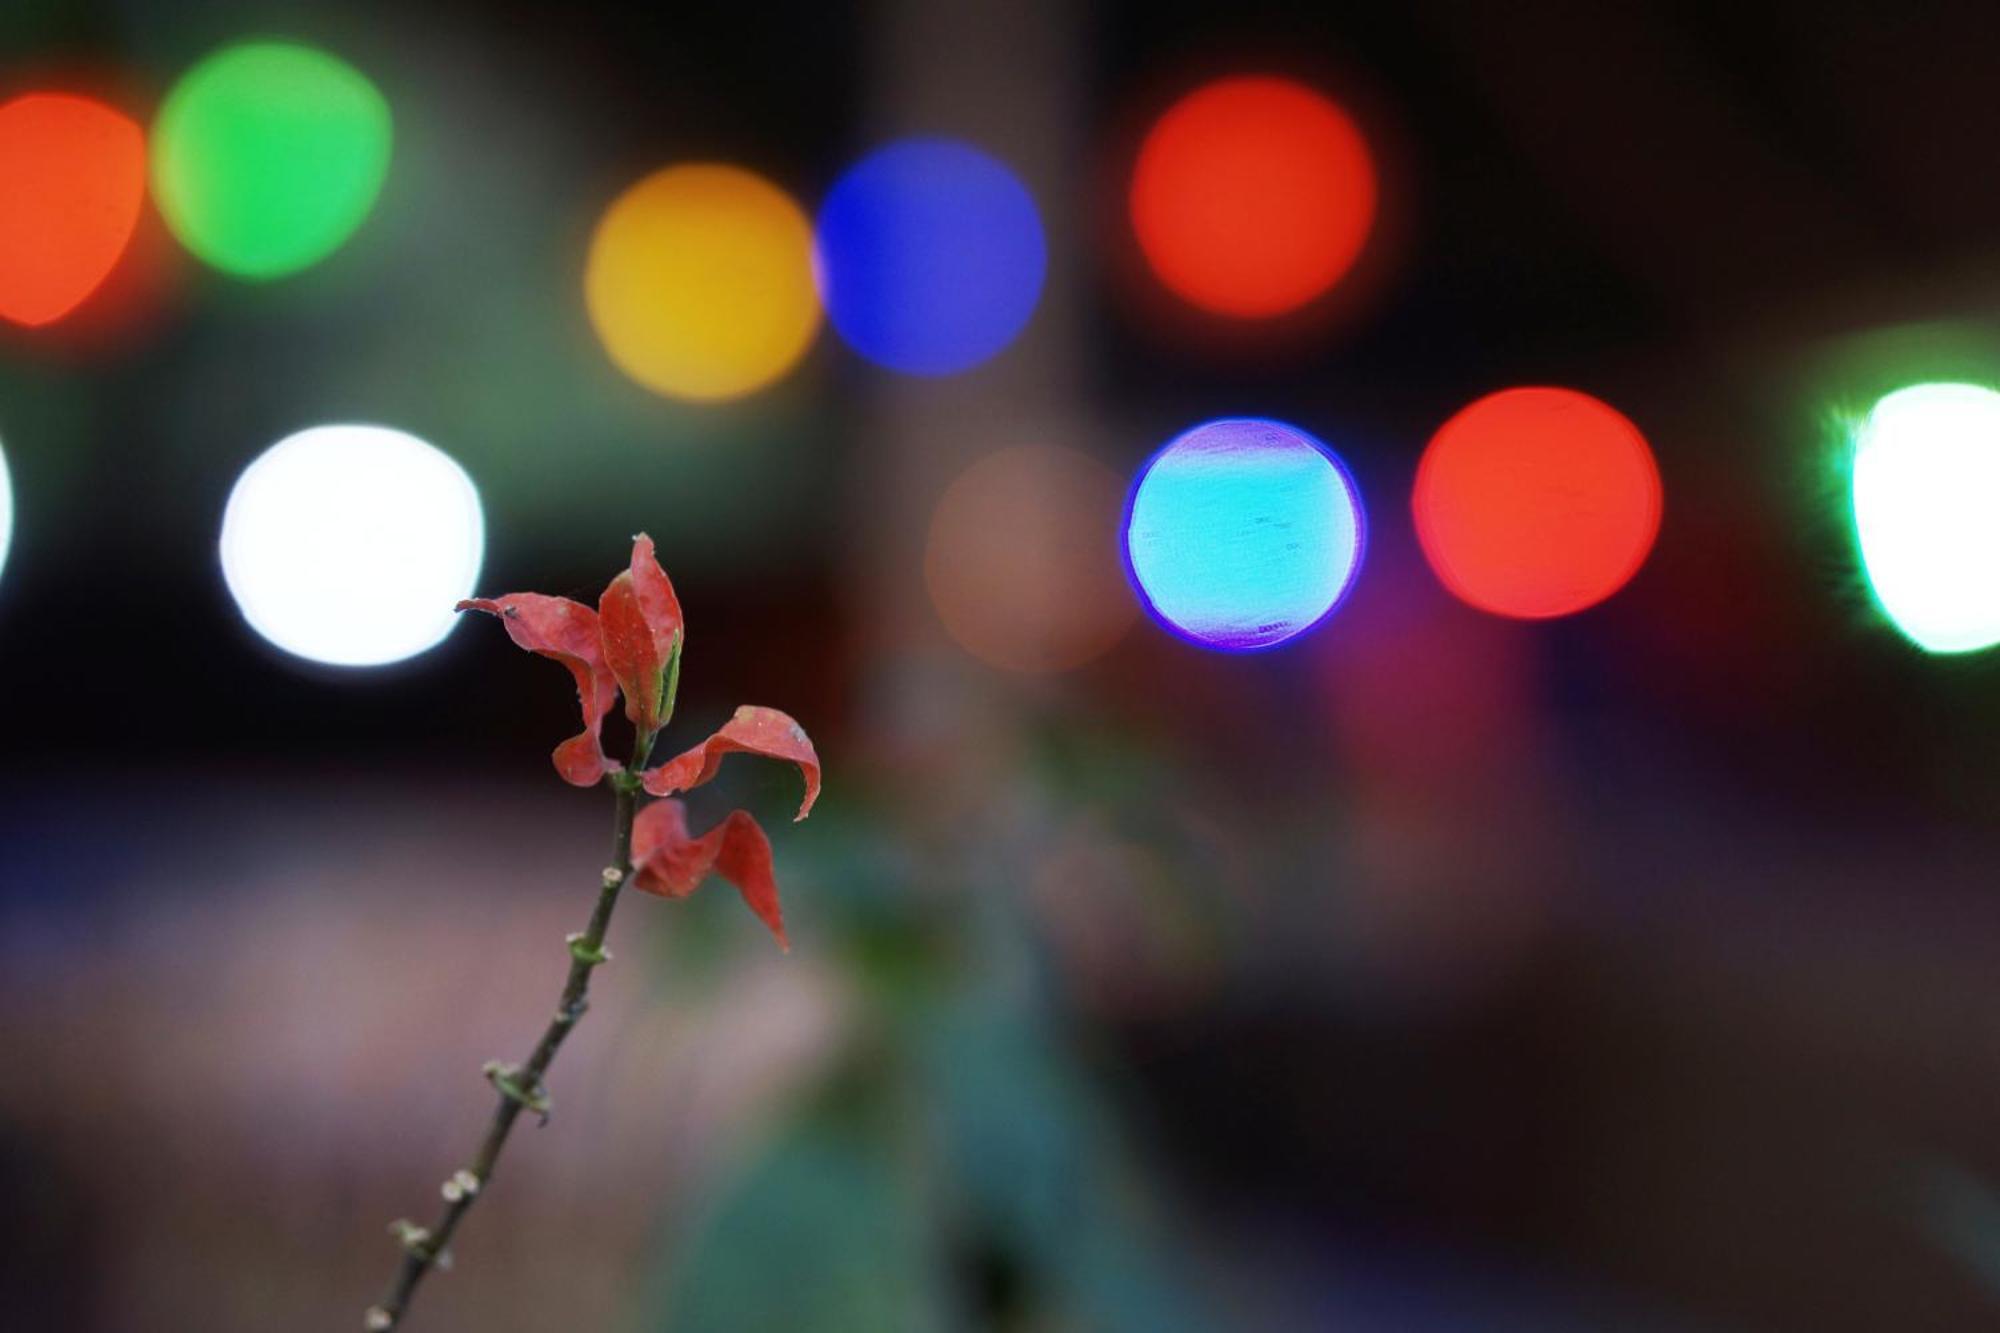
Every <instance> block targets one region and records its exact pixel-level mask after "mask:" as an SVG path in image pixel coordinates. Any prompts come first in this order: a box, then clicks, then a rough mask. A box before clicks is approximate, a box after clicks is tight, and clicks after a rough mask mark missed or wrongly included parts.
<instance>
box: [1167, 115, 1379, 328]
mask: <svg viewBox="0 0 2000 1333" xmlns="http://www.w3.org/2000/svg"><path fill="white" fill-rule="evenodd" d="M1378 193H1379V187H1378V185H1377V180H1376V170H1375V163H1374V160H1373V158H1372V157H1371V156H1370V154H1369V151H1368V143H1367V141H1366V140H1365V139H1364V138H1363V137H1362V135H1361V131H1360V130H1359V129H1358V128H1357V127H1356V126H1355V123H1354V121H1353V120H1352V118H1350V117H1349V116H1348V114H1347V113H1346V112H1345V111H1343V110H1341V109H1340V107H1338V106H1336V105H1334V103H1333V102H1331V101H1329V100H1328V99H1327V98H1326V97H1324V96H1322V95H1321V94H1320V93H1318V92H1315V91H1314V90H1313V89H1311V88H1308V87H1306V86H1305V85H1303V84H1300V83H1296V82H1294V81H1292V80H1290V79H1281V78H1272V77H1265V76H1241V77H1234V78H1227V79H1220V80H1217V81H1216V82H1214V83H1210V84H1207V85H1205V86H1203V87H1201V88H1199V89H1196V90H1195V91H1194V92H1192V93H1190V94H1188V95H1187V96H1186V97H1184V98H1182V99H1181V100H1180V101H1179V102H1177V103H1175V104H1174V105H1173V106H1172V107H1171V108H1170V109H1169V110H1168V111H1167V113H1166V114H1165V115H1164V116H1162V117H1160V119H1159V121H1158V122H1157V123H1156V124H1155V125H1154V126H1153V128H1152V129H1151V131H1149V132H1148V133H1147V135H1146V138H1145V141H1144V142H1143V143H1142V144H1141V145H1140V148H1139V158H1138V163H1137V165H1136V167H1135V168H1134V171H1133V174H1132V190H1131V197H1130V201H1129V202H1130V207H1131V213H1132V228H1133V231H1134V232H1135V233H1136V235H1137V237H1138V241H1139V249H1140V251H1141V253H1143V254H1144V255H1145V258H1146V262H1147V263H1148V264H1149V265H1150V266H1151V267H1152V269H1153V271H1154V273H1155V274H1157V275H1158V276H1159V279H1160V281H1161V282H1162V283H1164V284H1165V285H1166V286H1167V287H1168V289H1170V290H1171V291H1173V292H1174V293H1176V294H1177V295H1179V296H1180V297H1181V298H1182V299H1184V300H1186V301H1188V302H1190V303H1192V304H1193V305H1196V306H1198V307H1200V308H1201V309H1203V310H1207V311H1210V312H1212V313H1214V314H1219V315H1227V316H1233V317H1237V318H1245V319H1255V318H1265V317H1269V316H1273V315H1282V314H1284V313H1286V312H1287V311H1291V310H1296V309H1298V308H1299V307H1301V306H1303V305H1305V304H1307V303H1308V302H1310V301H1312V300H1313V299H1314V298H1315V297H1318V296H1320V295H1322V294H1323V293H1325V292H1326V291H1328V290H1329V289H1330V288H1332V287H1333V285H1334V284H1335V283H1337V282H1339V281H1340V279H1341V278H1342V277H1343V276H1344V275H1345V274H1346V273H1347V272H1348V271H1349V270H1350V269H1351V268H1352V267H1353V266H1354V263H1355V261H1356V260H1357V259H1358V258H1359V257H1360V255H1361V250H1362V247H1363V246H1364V245H1365V244H1366V242H1367V240H1368V234H1369V231H1370V229H1371V228H1372V227H1373V225H1374V222H1375V213H1376V203H1377V197H1378Z"/></svg>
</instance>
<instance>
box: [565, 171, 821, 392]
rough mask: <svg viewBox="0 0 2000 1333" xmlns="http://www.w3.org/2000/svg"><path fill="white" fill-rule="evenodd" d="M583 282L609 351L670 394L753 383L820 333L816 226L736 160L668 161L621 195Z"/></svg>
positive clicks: (780, 369)
mask: <svg viewBox="0 0 2000 1333" xmlns="http://www.w3.org/2000/svg"><path fill="white" fill-rule="evenodd" d="M583 286H584V303H585V305H586V306H587V307H588V309H589V311H590V320H591V323H592V325H594V326H595V327H596V329H597V336H598V337H599V338H601V339H602V340H603V342H604V347H605V350H606V351H607V352H609V353H610V355H611V359H612V360H613V361H614V362H616V363H617V365H618V367H619V368H620V369H621V370H623V371H624V372H625V373H626V374H628V375H630V376H631V377H632V378H633V379H635V380H637V381H638V382H639V383H641V384H643V385H645V386H646V387H647V388H649V389H652V390H653V391H654V392H656V393H662V394H666V395H668V396H670V397H675V398H692V399H698V400H707V399H721V398H734V397H737V396H739V395H742V394H746V393H749V392H751V391H752V390H755V389H760V388H762V387H763V386H765V385H766V384H769V383H770V382H771V381H773V380H775V379H777V378H778V377H779V376H781V375H783V374H784V373H785V372H786V371H788V370H790V369H791V368H792V366H793V365H794V364H795V363H796V362H797V361H798V359H799V358H800V357H801V356H803V355H804V354H805V351H806V349H807V348H808V347H809V346H811V344H812V339H813V334H814V333H815V332H816V331H817V330H818V329H819V293H818V290H817V288H816V287H815V284H814V280H813V238H812V224H811V223H810V222H809V221H808V220H807V218H806V215H805V213H804V211H803V210H801V209H800V208H799V206H798V205H797V204H796V203H794V202H792V199H791V197H790V196H788V195H787V194H785V192H784V191H782V190H780V189H779V188H778V187H777V186H775V185H773V184H771V183H770V182H769V181H767V180H765V179H764V178H763V177H761V176H757V175H755V174H753V173H751V172H748V171H744V170H742V169H741V168H738V167H731V166H718V165H692V166H678V167H669V168H667V169H665V170H663V171H657V172H655V173H653V174H652V175H650V176H648V177H646V178H645V179H644V180H642V181H640V182H639V183H638V184H636V185H634V186H633V187H632V188H631V189H629V190H627V191H625V193H624V194H622V195H620V196H618V198H617V200H616V201H614V202H613V203H612V205H611V207H610V208H609V209H608V210H606V212H605V214H604V218H603V220H602V221H601V222H599V223H598V225H597V232H596V234H595V235H594V236H593V237H592V238H591V243H590V257H589V260H588V262H587V263H586V265H585V268H584V283H583Z"/></svg>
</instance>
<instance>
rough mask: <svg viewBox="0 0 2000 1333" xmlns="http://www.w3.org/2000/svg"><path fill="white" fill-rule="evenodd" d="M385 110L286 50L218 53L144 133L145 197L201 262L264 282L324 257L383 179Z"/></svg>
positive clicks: (376, 97) (337, 69)
mask: <svg viewBox="0 0 2000 1333" xmlns="http://www.w3.org/2000/svg"><path fill="white" fill-rule="evenodd" d="M392 138H393V134H392V131H391V126H390V117H389V104H388V102H387V101H385V100H384V99H383V97H382V94H381V93H380V92H379V91H377V90H376V88H375V85H374V84H372V83H370V82H369V81H368V79H367V77H366V76H365V75H363V74H362V73H361V72H360V71H359V70H357V69H355V68H354V67H353V66H351V65H349V64H347V63H346V62H344V61H342V60H340V59H338V58H336V57H334V56H331V55H328V54H327V53H326V52H324V51H318V50H314V49H313V48H312V47H309V46H299V45H295V44H293V43H290V42H246V43H243V44H241V45H237V46H230V47H226V48H224V49H223V50H221V51H218V52H217V53H215V54H214V55H211V56H209V57H208V58H207V59H205V60H203V61H202V62H201V63H200V64H198V65H196V66H195V67H194V68H193V69H191V70H189V71H188V72H187V73H186V74H185V75H183V76H182V77H181V79H180V81H179V82H178V83H176V84H175V85H174V87H173V89H172V91H170V92H169V93H168V94H167V99H166V101H165V102H164V103H163V104H162V105H161V107H160V114H159V117H158V119H157V120H156V121H155V122H154V125H153V190H154V194H155V196H156V197H157V198H158V200H159V203H160V210H161V212H162V213H163V214H165V216H166V219H167V225H168V226H169V227H170V228H172V229H173V232H174V235H176V236H177V237H179V238H180V240H181V243H182V244H183V245H185V246H187V248H188V249H190V250H192V251H193V252H194V253H195V254H196V255H198V256H199V257H200V258H201V259H202V260H204V261H205V262H207V263H209V264H211V265H213V266H214V267H216V268H219V269H222V270H224V271H225V272H229V273H233V274H236V275H237V276H239V277H244V278H275V277H280V276H283V275H284V274H287V273H295V272H297V271H298V270H300V269H303V268H307V267H310V266H311V265H313V264H315V263H317V262H319V261H320V260H322V259H324V258H326V256H328V255H330V254H332V253H333V252H334V251H335V250H337V249H339V248H340V246H341V245H342V244H343V243H344V242H345V241H346V240H347V238H348V237H350V236H352V235H353V234H354V231H355V229H356V228H358V227H359V226H360V225H361V223H362V222H363V221H364V220H365V219H366V218H367V216H368V213H369V211H370V210H371V209H372V208H373V207H374V206H375V200H376V197H377V196H378V195H379V194H380V193H381V191H382V182H383V180H384V179H385V178H386V177H387V175H388V172H389V153H390V144H391V140H392Z"/></svg>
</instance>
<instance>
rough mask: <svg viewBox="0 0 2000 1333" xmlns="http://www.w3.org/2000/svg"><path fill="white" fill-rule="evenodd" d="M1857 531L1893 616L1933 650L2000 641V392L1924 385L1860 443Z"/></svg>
mask: <svg viewBox="0 0 2000 1333" xmlns="http://www.w3.org/2000/svg"><path fill="white" fill-rule="evenodd" d="M1853 501H1854V530H1855V536H1856V538H1857V540H1858V542H1859V544H1860V547H1861V558H1862V562H1863V565H1864V567H1865V568H1866V570H1867V575H1868V583H1869V586H1870V587H1871V588H1872V589H1873V590H1874V593H1875V600H1876V602H1877V603H1879V604H1880V606H1881V607H1882V610H1883V611H1884V612H1885V613H1886V614H1887V615H1888V617H1889V619H1890V620H1891V621H1892V622H1893V623H1894V624H1895V626H1896V627H1897V628H1898V629H1900V630H1901V631H1902V632H1903V633H1904V634H1905V635H1907V636H1908V637H1909V638H1910V639H1911V641H1912V642H1914V643H1916V644H1917V645H1918V646H1919V647H1921V648H1924V649H1926V650H1927V651H1929V652H1933V653H1969V652H1975V651H1977V650H1978V649H1981V648H1989V647H1991V646H1993V645H1994V644H1995V643H2000V393H1995V392H1994V391H1993V390H1991V389H1988V388H1983V387H1981V386H1979V385H1975V384H1919V385H1914V386H1912V387H1910V388H1907V389H1899V390H1897V391H1896V392H1895V393H1892V394H1889V395H1887V396H1886V397H1884V398H1883V399H1881V401H1879V402H1877V403H1876V404H1875V406H1874V409H1873V410H1872V411H1870V412H1869V413H1868V416H1867V417H1866V418H1865V419H1864V420H1863V421H1862V423H1861V426H1860V429H1859V430H1858V431H1857V432H1856V433H1855V439H1854V474H1853Z"/></svg>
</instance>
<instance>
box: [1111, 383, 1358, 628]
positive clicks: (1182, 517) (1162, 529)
mask: <svg viewBox="0 0 2000 1333" xmlns="http://www.w3.org/2000/svg"><path fill="white" fill-rule="evenodd" d="M1363 541H1364V520H1363V517H1362V507H1361V496H1360V492H1359V491H1357V490H1356V489H1355V486H1354V482H1353V480H1352V479H1351V478H1350V477H1349V476H1348V475H1347V469H1346V468H1345V467H1344V466H1342V465H1341V463H1340V461H1339V460H1338V459H1336V458H1335V457H1334V455H1333V453H1332V452H1331V451H1330V450H1328V449H1327V447H1326V446H1325V445H1323V444H1321V443H1320V442H1319V441H1318V440H1316V439H1314V438H1313V437H1312V436H1311V435H1308V434H1307V433H1306V432H1304V431H1302V430H1300V429H1299V428H1298V427H1296V426H1289V425H1286V424H1285V423H1284V422H1281V421H1265V420H1261V419H1254V418H1251V419H1229V420H1222V421H1211V422H1208V423H1206V424H1205V425H1201V426H1196V427H1195V428H1194V429H1193V430H1190V431H1188V432H1186V433H1185V434H1183V435H1180V436H1178V437H1176V438H1175V439H1174V440H1173V441H1172V442H1171V443H1169V444H1168V445H1167V446H1166V447H1165V448H1164V449H1162V450H1160V451H1159V452H1158V453H1156V454H1154V455H1153V457H1152V459H1151V460H1150V461H1148V462H1147V464H1146V466H1145V467H1144V468H1143V469H1142V470H1141V471H1140V473H1139V477H1138V480H1137V481H1136V482H1135V483H1134V485H1133V487H1132V494H1131V499H1130V501H1129V503H1128V505H1127V512H1126V520H1125V551H1126V559H1127V563H1128V565H1129V566H1130V569H1131V574H1132V578H1133V581H1134V583H1135V584H1136V585H1137V588H1138V591H1139V594H1140V597H1141V598H1142V599H1143V600H1144V602H1145V604H1146V606H1147V607H1148V609H1150V610H1151V611H1152V613H1153V615H1154V617H1155V618H1156V619H1158V620H1159V621H1160V622H1161V623H1162V624H1164V625H1165V626H1166V627H1167V628H1168V629H1170V630H1172V631H1173V632H1174V633H1176V634H1179V635H1180V636H1181V637H1183V638H1185V639H1188V640H1189V641H1190V642H1193V643H1196V644H1198V645H1200V646H1201V647H1204V648H1217V649H1222V650H1224V651H1228V652H1248V651H1252V650H1255V649H1260V648H1273V647H1276V646H1277V645H1279V644H1281V643H1284V642H1286V641H1287V640H1290V639H1293V638H1296V637H1297V636H1299V635H1300V634H1303V633H1305V632H1306V631H1307V630H1309V629H1311V628H1312V627H1313V626H1314V625H1317V624H1318V623H1319V622H1320V621H1322V620H1324V619H1325V618H1326V617H1327V616H1328V615H1329V614H1331V613H1332V611H1333V609H1334V607H1335V606H1337V605H1339V603H1340V599H1341V598H1342V597H1343V596H1344V595H1345V594H1346V592H1347V590H1348V588H1349V587H1350V586H1352V584H1353V582H1354V576H1355V574H1356V573H1357V572H1358V571H1359V569H1360V567H1361V553H1362V546H1363Z"/></svg>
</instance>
